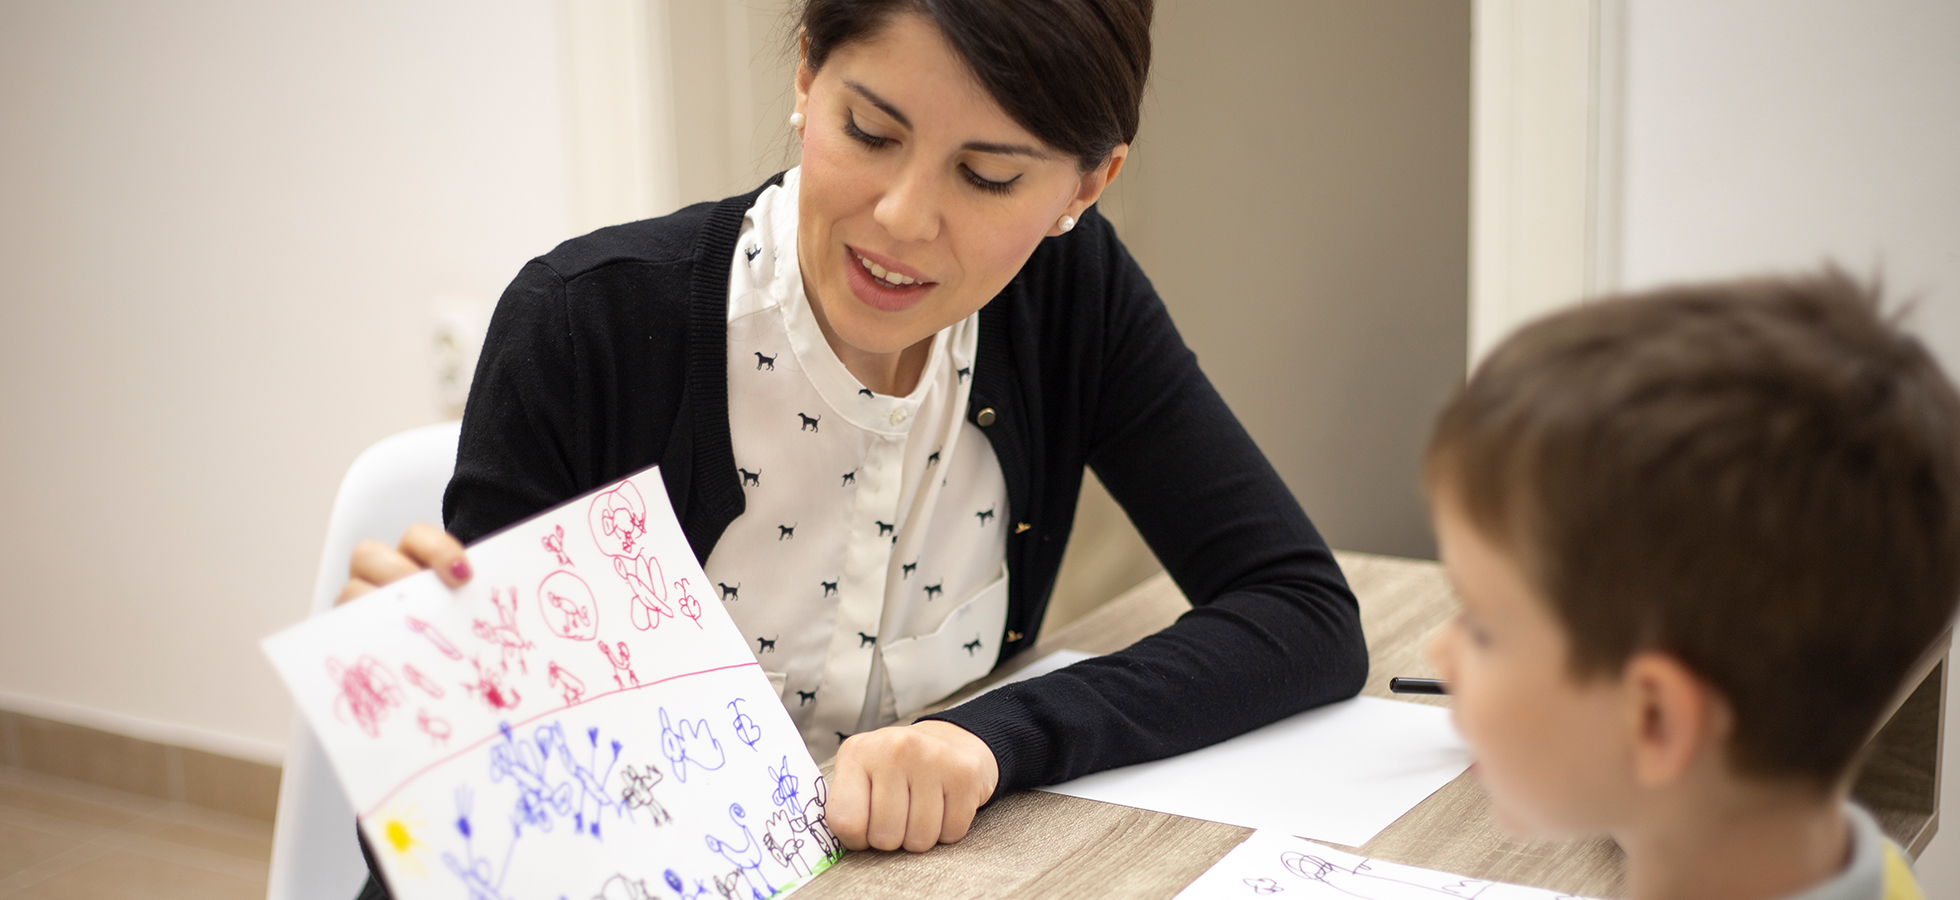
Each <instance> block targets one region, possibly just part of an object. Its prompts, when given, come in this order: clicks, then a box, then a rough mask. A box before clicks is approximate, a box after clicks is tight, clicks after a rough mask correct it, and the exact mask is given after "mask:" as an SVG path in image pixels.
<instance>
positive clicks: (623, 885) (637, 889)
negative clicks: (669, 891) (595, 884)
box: [592, 875, 654, 900]
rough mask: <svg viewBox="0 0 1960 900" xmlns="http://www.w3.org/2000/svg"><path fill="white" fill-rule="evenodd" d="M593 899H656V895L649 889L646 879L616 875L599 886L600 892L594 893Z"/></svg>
mask: <svg viewBox="0 0 1960 900" xmlns="http://www.w3.org/2000/svg"><path fill="white" fill-rule="evenodd" d="M592 900H654V896H653V892H651V891H649V890H647V883H646V879H644V878H630V879H629V878H627V877H626V876H624V875H614V876H613V877H611V878H608V879H606V883H605V884H602V885H600V886H599V893H596V894H593V895H592Z"/></svg>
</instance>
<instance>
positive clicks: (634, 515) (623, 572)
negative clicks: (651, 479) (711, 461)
mask: <svg viewBox="0 0 1960 900" xmlns="http://www.w3.org/2000/svg"><path fill="white" fill-rule="evenodd" d="M588 519H589V520H590V524H591V526H592V540H593V541H594V542H596V543H597V544H598V545H599V552H601V553H604V554H606V555H607V556H610V557H612V561H613V572H614V573H615V574H617V575H618V576H619V577H620V580H622V581H624V582H626V586H627V587H629V588H632V590H633V627H634V628H638V629H640V630H641V631H650V630H652V629H654V628H658V627H660V617H662V616H669V617H671V616H673V614H674V608H673V607H671V606H668V605H667V582H666V579H665V576H663V575H662V574H661V571H660V560H658V559H655V558H654V556H653V552H652V549H651V548H649V547H647V545H646V544H645V543H644V539H645V538H646V534H647V516H646V503H645V502H644V501H642V500H641V499H640V489H639V488H636V487H634V486H633V483H632V482H630V481H628V482H622V483H621V484H620V485H619V487H616V488H613V489H612V490H610V491H607V492H605V493H603V494H600V495H599V496H597V497H594V498H593V499H592V509H591V512H590V513H589V515H588Z"/></svg>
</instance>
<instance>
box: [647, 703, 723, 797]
mask: <svg viewBox="0 0 1960 900" xmlns="http://www.w3.org/2000/svg"><path fill="white" fill-rule="evenodd" d="M660 752H661V754H662V755H664V756H666V757H667V761H668V762H670V763H673V766H674V777H675V778H678V779H680V780H681V783H682V784H686V783H687V767H688V765H689V764H690V763H691V764H693V766H694V767H695V768H697V769H707V770H708V771H711V772H712V771H714V770H715V769H719V768H721V766H722V764H723V763H725V762H727V761H728V756H727V754H725V753H723V752H722V749H721V742H720V741H718V740H715V734H714V732H713V731H710V730H709V729H708V720H707V719H692V720H690V719H682V720H681V721H680V727H679V728H675V727H674V726H673V725H672V724H671V723H670V722H669V721H668V718H667V708H666V707H664V706H663V707H661V708H660ZM710 760H712V762H710Z"/></svg>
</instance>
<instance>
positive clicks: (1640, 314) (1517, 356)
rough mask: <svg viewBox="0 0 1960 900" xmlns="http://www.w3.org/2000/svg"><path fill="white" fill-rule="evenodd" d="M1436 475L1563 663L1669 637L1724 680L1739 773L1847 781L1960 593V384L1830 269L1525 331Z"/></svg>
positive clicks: (1449, 416) (1711, 677)
mask: <svg viewBox="0 0 1960 900" xmlns="http://www.w3.org/2000/svg"><path fill="white" fill-rule="evenodd" d="M1425 480H1426V481H1427V483H1428V485H1429V486H1430V489H1431V493H1432V494H1435V493H1437V492H1439V491H1440V492H1442V493H1444V494H1446V495H1447V496H1448V497H1449V498H1451V499H1453V500H1454V501H1455V502H1457V503H1458V504H1459V505H1460V508H1461V509H1462V510H1463V511H1464V513H1465V514H1466V515H1467V516H1468V517H1469V519H1470V521H1471V522H1472V523H1473V524H1474V526H1475V527H1476V528H1478V529H1479V530H1480V531H1482V532H1483V533H1484V534H1485V535H1486V537H1488V538H1490V539H1491V540H1493V541H1496V542H1497V543H1498V544H1499V545H1500V546H1502V547H1504V548H1505V549H1506V550H1507V551H1508V552H1510V553H1511V554H1512V555H1513V556H1514V557H1515V558H1516V559H1517V560H1518V562H1519V564H1520V565H1521V566H1522V567H1523V569H1524V570H1525V572H1526V573H1527V576H1528V577H1530V578H1531V579H1532V580H1533V582H1534V583H1535V585H1536V586H1537V587H1538V588H1539V589H1540V590H1541V591H1542V592H1543V593H1544V594H1545V595H1546V596H1547V597H1549V598H1550V600H1551V602H1552V605H1553V606H1554V613H1555V614H1556V615H1557V617H1558V618H1559V620H1560V621H1561V623H1562V624H1563V625H1564V626H1565V629H1566V632H1567V636H1568V637H1569V639H1570V645H1571V659H1570V660H1569V662H1570V665H1571V668H1572V671H1573V673H1574V674H1575V676H1581V677H1595V676H1600V675H1607V674H1612V673H1617V672H1618V671H1619V670H1620V668H1621V667H1622V666H1623V665H1624V664H1625V662H1626V661H1627V659H1628V657H1629V656H1630V655H1632V654H1633V653H1634V652H1636V651H1641V650H1659V651H1662V652H1665V653H1668V654H1670V655H1672V656H1674V657H1675V658H1677V659H1679V660H1681V661H1682V662H1683V663H1684V664H1685V665H1687V666H1688V667H1689V668H1690V669H1692V670H1693V671H1695V672H1696V673H1697V674H1698V675H1700V676H1701V677H1702V678H1704V679H1706V680H1707V681H1708V682H1709V683H1710V684H1712V685H1713V686H1714V687H1715V688H1716V689H1717V690H1719V691H1721V692H1722V693H1723V694H1724V695H1725V696H1726V697H1727V698H1728V700H1729V703H1730V704H1731V705H1732V706H1733V707H1734V711H1735V735H1734V740H1733V743H1732V746H1731V747H1730V760H1731V762H1732V763H1733V764H1734V766H1735V768H1736V770H1737V771H1738V772H1739V773H1741V774H1744V775H1749V776H1755V777H1761V778H1767V779H1776V780H1798V781H1802V782H1806V783H1808V784H1811V785H1813V786H1817V787H1829V786H1831V785H1833V784H1835V783H1837V780H1838V779H1839V778H1840V777H1842V776H1843V775H1844V774H1845V772H1846V770H1847V769H1848V768H1849V767H1850V765H1851V762H1852V760H1853V758H1854V757H1855V756H1856V754H1857V752H1858V750H1859V748H1860V747H1861V746H1863V744H1864V742H1865V740H1866V739H1867V737H1868V736H1869V734H1870V732H1871V730H1872V729H1873V728H1874V727H1876V724H1877V720H1878V717H1879V716H1880V715H1881V714H1882V712H1883V711H1884V708H1885V706H1886V704H1887V702H1888V700H1889V699H1890V698H1891V697H1893V696H1894V695H1895V692H1896V691H1897V690H1898V689H1899V688H1900V686H1901V683H1902V681H1903V680H1904V678H1905V676H1906V674H1907V672H1908V670H1909V669H1910V667H1911V666H1912V664H1913V663H1914V662H1915V661H1916V660H1918V659H1919V658H1920V656H1921V655H1922V654H1923V653H1924V652H1925V650H1926V648H1927V647H1928V646H1929V645H1930V644H1931V642H1932V641H1933V639H1934V638H1935V637H1936V636H1937V635H1938V634H1939V632H1940V631H1941V630H1942V629H1943V628H1945V627H1946V625H1947V623H1948V622H1949V620H1950V619H1951V618H1952V616H1953V612H1954V607H1955V601H1956V598H1957V597H1960V397H1956V395H1955V392H1954V389H1953V387H1952V385H1950V384H1949V383H1948V382H1947V380H1946V378H1945V377H1944V375H1942V374H1941V371H1940V368H1939V365H1938V364H1937V363H1935V362H1934V360H1933V358H1932V356H1931V355H1930V354H1929V353H1928V352H1927V351H1926V349H1925V347H1923V346H1922V345H1921V344H1920V343H1919V341H1917V340H1915V339H1914V338H1912V337H1910V336H1908V335H1907V334H1906V333H1905V332H1903V331H1902V330H1900V328H1899V327H1898V326H1897V324H1896V322H1893V321H1888V320H1886V319H1884V318H1882V317H1881V316H1880V314H1879V297H1878V291H1877V289H1876V288H1875V287H1867V286H1864V285H1861V284H1859V283H1858V282H1857V281H1855V280H1853V279H1852V278H1850V277H1848V276H1846V275H1845V274H1844V273H1843V272H1842V271H1840V270H1838V269H1836V268H1827V269H1825V270H1823V271H1822V272H1820V273H1817V274H1812V275H1803V276H1799V277H1789V278H1763V279H1753V280H1744V281H1731V282H1723V283H1713V284H1696V285H1684V286H1677V287H1670V288H1666V289H1662V290H1657V291H1653V292H1650V293H1644V294H1638V295H1631V296H1624V297H1618V298H1611V299H1607V300H1603V301H1600V302H1596V303H1592V304H1588V305H1585V306H1582V307H1578V308H1575V309H1572V310H1569V311H1566V312H1562V313H1558V314H1555V315H1552V316H1549V317H1547V318H1544V319H1541V320H1539V321H1537V322H1535V323H1533V324H1531V325H1529V326H1527V327H1525V328H1524V329H1522V330H1520V331H1519V332H1518V333H1517V334H1515V335H1514V336H1512V337H1511V338H1510V339H1509V340H1506V341H1505V342H1504V343H1503V344H1502V345H1501V346H1499V347H1498V348H1497V349H1496V350H1495V351H1493V352H1492V353H1491V355H1490V356H1489V358H1488V359H1486V360H1485V361H1484V362H1483V363H1482V364H1481V365H1479V366H1478V367H1477V370H1476V372H1475V373H1474V374H1473V375H1472V377H1471V379H1470V381H1469V383H1468V384H1467V385H1465V386H1464V388H1463V389H1462V390H1461V391H1460V392H1459V393H1458V394H1457V396H1456V397H1455V398H1454V399H1453V400H1451V402H1450V403H1449V405H1448V406H1447V407H1446V408H1445V409H1444V411H1443V413H1442V415H1441V417H1440V419H1439V421H1438V423H1437V427H1436V432H1435V435H1434V437H1433V438H1432V439H1431V442H1430V445H1429V450H1428V455H1427V460H1426V463H1425Z"/></svg>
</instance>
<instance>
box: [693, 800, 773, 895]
mask: <svg viewBox="0 0 1960 900" xmlns="http://www.w3.org/2000/svg"><path fill="white" fill-rule="evenodd" d="M728 819H729V821H731V822H734V823H735V828H736V830H738V831H740V832H741V833H742V844H741V846H739V847H738V846H736V845H734V844H731V843H729V842H727V841H724V840H721V839H720V838H717V837H715V836H714V835H712V834H711V835H708V837H707V841H708V850H709V851H711V852H714V853H719V854H721V858H722V859H725V860H728V861H729V862H731V863H734V864H735V869H736V873H739V874H740V875H741V877H742V880H743V881H746V882H748V888H749V893H750V894H751V895H753V896H754V898H755V900H768V898H770V897H773V896H775V894H776V887H775V886H774V885H772V884H770V883H769V879H767V878H765V877H764V876H763V874H762V843H761V842H759V841H757V840H756V839H755V835H754V834H753V833H751V832H750V831H749V823H748V813H746V812H744V811H743V810H742V804H740V803H730V804H729V805H728ZM731 874H734V873H731ZM730 880H731V881H732V880H733V879H732V878H731V879H730ZM721 881H722V880H721V879H719V878H717V879H715V882H716V886H717V887H719V886H720V885H721ZM731 886H732V885H731ZM723 893H727V891H726V890H724V891H723Z"/></svg>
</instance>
